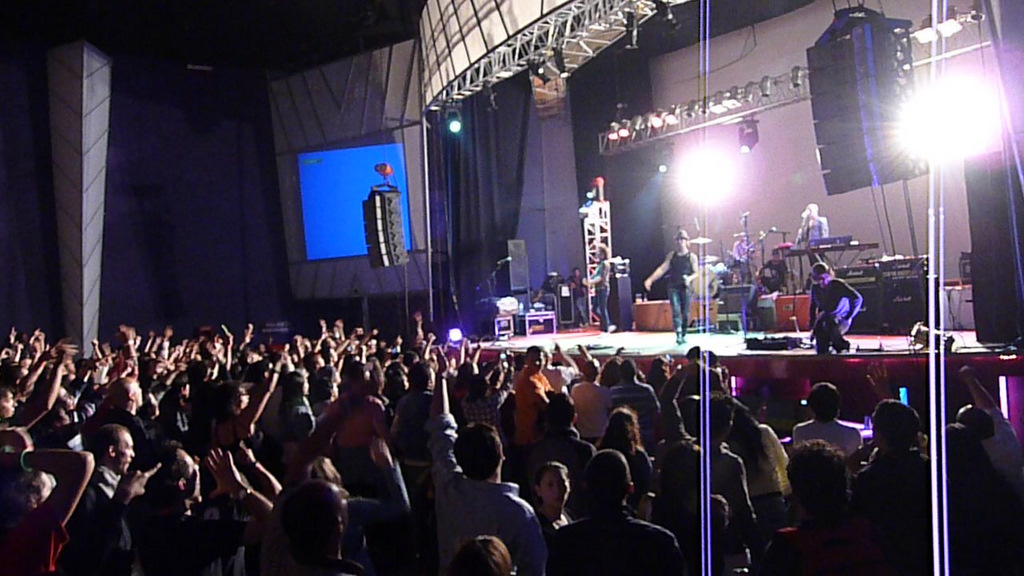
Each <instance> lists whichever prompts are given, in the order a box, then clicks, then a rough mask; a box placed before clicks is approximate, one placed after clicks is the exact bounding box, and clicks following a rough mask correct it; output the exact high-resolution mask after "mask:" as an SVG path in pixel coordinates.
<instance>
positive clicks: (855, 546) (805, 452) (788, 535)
mask: <svg viewBox="0 0 1024 576" xmlns="http://www.w3.org/2000/svg"><path fill="white" fill-rule="evenodd" d="M789 476H790V482H791V483H792V486H793V496H794V498H795V500H796V504H797V507H798V508H799V512H800V518H801V520H800V525H799V526H797V527H795V528H785V529H782V530H780V531H778V532H777V533H776V534H775V535H774V536H773V537H772V540H771V543H770V544H769V545H768V549H767V551H766V552H765V556H764V559H763V561H762V563H761V569H760V571H759V572H758V574H759V575H760V576H775V575H778V576H783V575H786V576H788V575H791V574H848V575H850V576H858V575H863V576H885V575H889V574H892V575H894V574H896V573H897V572H895V571H894V570H893V568H892V566H891V565H890V564H889V562H888V561H887V560H886V558H885V556H884V555H883V553H882V550H881V548H880V547H879V545H878V543H876V541H875V539H874V535H873V533H872V529H871V526H870V525H869V524H868V523H867V521H866V520H864V519H863V518H851V517H850V516H849V515H848V512H847V503H848V501H849V498H848V496H847V480H846V478H847V476H846V457H845V455H844V454H843V453H842V452H840V451H839V449H838V448H836V447H835V446H833V445H831V444H830V443H828V442H825V441H824V440H808V441H807V442H804V443H802V444H800V445H799V446H797V447H796V449H795V450H794V452H793V456H792V458H791V459H790V462H789Z"/></svg>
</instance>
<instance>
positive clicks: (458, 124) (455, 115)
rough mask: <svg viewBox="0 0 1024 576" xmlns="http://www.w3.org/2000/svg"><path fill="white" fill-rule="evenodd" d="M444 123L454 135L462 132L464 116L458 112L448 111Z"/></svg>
mask: <svg viewBox="0 0 1024 576" xmlns="http://www.w3.org/2000/svg"><path fill="white" fill-rule="evenodd" d="M444 121H445V124H447V125H448V131H449V132H451V133H452V134H458V133H459V132H462V114H461V113H460V112H459V111H458V110H455V109H452V110H448V112H447V113H446V114H445V119H444Z"/></svg>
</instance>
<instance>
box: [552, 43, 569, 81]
mask: <svg viewBox="0 0 1024 576" xmlns="http://www.w3.org/2000/svg"><path fill="white" fill-rule="evenodd" d="M554 53H555V54H554V56H555V68H556V69H557V70H558V76H559V77H560V78H568V77H569V69H568V68H566V67H565V52H564V51H563V50H562V47H561V46H556V47H555V50H554Z"/></svg>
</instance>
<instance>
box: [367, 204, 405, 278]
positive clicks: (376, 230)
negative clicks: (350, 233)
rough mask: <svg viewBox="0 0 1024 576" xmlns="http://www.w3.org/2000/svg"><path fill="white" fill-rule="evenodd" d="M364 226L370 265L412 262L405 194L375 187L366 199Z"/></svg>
mask: <svg viewBox="0 0 1024 576" xmlns="http://www.w3.org/2000/svg"><path fill="white" fill-rule="evenodd" d="M363 226H364V229H365V231H366V252H367V254H368V255H369V257H370V266H371V267H373V268H386V267H388V266H398V265H401V264H407V263H408V262H409V253H408V252H407V251H406V250H405V232H404V230H403V225H402V195H401V194H400V193H399V192H398V191H397V190H386V191H385V190H373V191H372V192H370V196H369V197H368V198H367V199H366V200H363Z"/></svg>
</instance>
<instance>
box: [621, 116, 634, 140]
mask: <svg viewBox="0 0 1024 576" xmlns="http://www.w3.org/2000/svg"><path fill="white" fill-rule="evenodd" d="M632 127H633V123H632V122H630V121H629V120H623V121H622V122H621V123H620V124H619V138H629V135H630V133H632V130H631V128H632Z"/></svg>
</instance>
